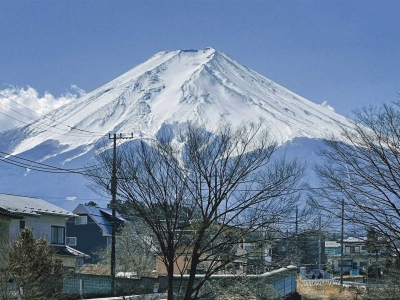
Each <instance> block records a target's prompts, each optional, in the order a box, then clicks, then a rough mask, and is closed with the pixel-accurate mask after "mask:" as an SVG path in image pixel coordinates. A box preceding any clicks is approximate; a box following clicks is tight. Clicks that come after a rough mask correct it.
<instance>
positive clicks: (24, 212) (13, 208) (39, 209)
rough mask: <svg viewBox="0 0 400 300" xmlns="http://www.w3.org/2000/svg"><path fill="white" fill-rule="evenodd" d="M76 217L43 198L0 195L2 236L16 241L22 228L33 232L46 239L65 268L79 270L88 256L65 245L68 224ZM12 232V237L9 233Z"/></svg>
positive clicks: (0, 228) (0, 230)
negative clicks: (70, 219) (76, 268)
mask: <svg viewBox="0 0 400 300" xmlns="http://www.w3.org/2000/svg"><path fill="white" fill-rule="evenodd" d="M73 216H74V214H73V213H72V212H70V211H68V210H65V209H63V208H61V207H58V206H56V205H54V204H51V203H49V202H46V201H44V200H42V199H39V198H33V197H25V196H18V195H10V194H0V236H3V237H7V235H8V237H9V238H10V239H11V240H12V239H15V238H17V237H18V235H19V232H20V230H21V229H24V228H26V227H27V228H30V229H32V231H33V233H34V235H35V237H36V238H45V239H47V241H48V242H49V245H51V246H52V247H53V248H54V249H55V251H56V254H57V257H58V258H59V259H60V260H61V261H62V264H63V266H64V267H75V266H77V265H79V264H80V261H83V260H84V258H85V256H86V257H87V255H86V254H84V253H82V252H79V251H77V250H75V249H73V248H71V247H69V246H67V245H66V244H65V237H66V222H67V220H68V219H69V218H71V217H73ZM7 233H8V234H7Z"/></svg>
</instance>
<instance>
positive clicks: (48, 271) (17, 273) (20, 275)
mask: <svg viewBox="0 0 400 300" xmlns="http://www.w3.org/2000/svg"><path fill="white" fill-rule="evenodd" d="M9 270H10V273H11V274H12V275H13V277H14V280H15V282H16V284H17V287H18V292H19V294H20V295H19V296H20V298H21V299H22V300H45V299H46V300H50V299H58V298H59V296H60V293H61V291H60V289H59V287H60V283H62V274H61V272H62V271H61V270H59V268H57V263H56V259H55V253H54V250H53V249H52V248H51V247H50V246H49V245H48V243H47V240H46V239H44V238H39V239H36V238H35V237H34V235H33V232H32V230H31V229H29V228H25V229H22V230H21V234H20V236H19V237H18V239H16V240H14V241H13V242H12V247H11V250H10V253H9Z"/></svg>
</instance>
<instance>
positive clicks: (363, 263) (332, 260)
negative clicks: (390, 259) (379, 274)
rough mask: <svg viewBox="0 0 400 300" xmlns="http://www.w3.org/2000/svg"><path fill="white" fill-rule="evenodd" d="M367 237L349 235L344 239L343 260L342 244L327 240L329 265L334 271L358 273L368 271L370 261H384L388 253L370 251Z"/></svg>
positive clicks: (326, 250) (326, 247) (326, 249)
mask: <svg viewBox="0 0 400 300" xmlns="http://www.w3.org/2000/svg"><path fill="white" fill-rule="evenodd" d="M366 241H367V238H366V237H348V238H346V239H344V240H343V260H342V259H341V244H340V242H337V241H326V242H325V253H326V255H327V260H328V265H331V266H332V269H333V272H340V271H341V269H342V268H341V265H342V266H343V272H346V273H347V272H349V273H351V274H353V275H358V274H359V273H360V271H364V272H365V271H366V270H367V268H368V265H369V263H376V262H378V263H383V262H384V261H385V260H386V259H387V257H386V253H384V252H380V253H374V254H373V253H370V252H368V248H367V246H366Z"/></svg>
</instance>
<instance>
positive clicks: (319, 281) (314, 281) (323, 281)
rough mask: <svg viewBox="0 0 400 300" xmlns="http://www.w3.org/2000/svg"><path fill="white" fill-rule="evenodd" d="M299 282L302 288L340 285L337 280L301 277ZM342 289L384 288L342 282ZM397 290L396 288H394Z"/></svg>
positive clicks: (368, 284) (378, 285)
mask: <svg viewBox="0 0 400 300" xmlns="http://www.w3.org/2000/svg"><path fill="white" fill-rule="evenodd" d="M298 279H299V281H300V282H301V284H302V285H304V286H315V285H340V280H337V279H307V278H305V277H303V276H299V278H298ZM343 286H344V287H363V288H367V287H370V288H381V287H385V286H386V285H384V284H376V283H372V284H371V283H365V282H354V281H343ZM394 287H396V288H397V286H394Z"/></svg>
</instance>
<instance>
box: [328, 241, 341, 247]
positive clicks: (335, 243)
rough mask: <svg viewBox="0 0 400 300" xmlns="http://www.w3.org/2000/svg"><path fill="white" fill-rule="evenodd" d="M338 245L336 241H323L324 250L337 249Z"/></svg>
mask: <svg viewBox="0 0 400 300" xmlns="http://www.w3.org/2000/svg"><path fill="white" fill-rule="evenodd" d="M339 247H340V243H338V242H336V241H325V248H339Z"/></svg>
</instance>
